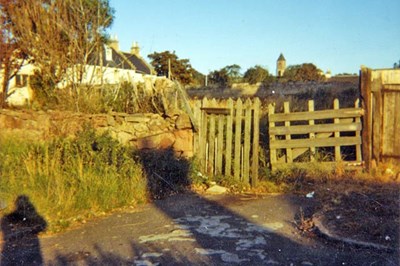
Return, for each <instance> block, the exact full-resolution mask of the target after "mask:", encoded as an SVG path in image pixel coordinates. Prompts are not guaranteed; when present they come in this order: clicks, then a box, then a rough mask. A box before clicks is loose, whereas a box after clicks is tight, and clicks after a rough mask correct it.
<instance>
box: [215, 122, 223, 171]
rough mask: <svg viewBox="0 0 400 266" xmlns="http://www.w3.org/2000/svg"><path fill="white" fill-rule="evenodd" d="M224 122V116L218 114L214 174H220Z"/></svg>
mask: <svg viewBox="0 0 400 266" xmlns="http://www.w3.org/2000/svg"><path fill="white" fill-rule="evenodd" d="M224 122H225V116H224V115H219V116H218V137H217V157H216V167H215V168H216V169H215V170H216V174H217V175H221V174H222V158H223V154H224Z"/></svg>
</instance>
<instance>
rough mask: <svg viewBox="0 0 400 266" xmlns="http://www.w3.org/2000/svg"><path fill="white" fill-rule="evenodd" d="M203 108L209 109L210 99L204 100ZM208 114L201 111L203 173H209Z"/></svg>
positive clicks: (200, 142)
mask: <svg viewBox="0 0 400 266" xmlns="http://www.w3.org/2000/svg"><path fill="white" fill-rule="evenodd" d="M201 106H202V107H207V106H208V99H207V98H204V99H203V101H202V103H201ZM207 116H208V115H207V113H206V112H204V111H201V128H200V136H201V138H200V141H199V145H200V147H199V148H200V152H199V157H200V166H201V169H202V171H204V172H205V173H207V157H208V151H207V131H208V129H207V127H208V121H207V118H208V117H207Z"/></svg>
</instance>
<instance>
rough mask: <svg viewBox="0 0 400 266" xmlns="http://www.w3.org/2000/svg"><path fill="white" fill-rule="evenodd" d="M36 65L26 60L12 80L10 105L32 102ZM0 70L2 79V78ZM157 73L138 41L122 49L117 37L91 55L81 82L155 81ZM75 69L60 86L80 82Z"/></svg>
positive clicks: (71, 70)
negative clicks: (142, 55) (126, 49)
mask: <svg viewBox="0 0 400 266" xmlns="http://www.w3.org/2000/svg"><path fill="white" fill-rule="evenodd" d="M34 70H35V67H34V66H33V65H31V64H28V63H27V64H24V65H23V66H22V67H21V69H20V70H19V71H18V73H17V75H15V77H13V78H12V79H11V80H10V82H9V87H8V92H7V94H8V97H7V102H8V104H10V105H14V106H21V105H25V104H27V103H29V102H30V101H31V100H32V97H33V90H32V89H31V87H30V82H29V80H30V76H32V75H33V74H34ZM2 78H3V77H2V74H1V71H0V81H2ZM156 79H157V76H156V75H155V73H154V70H153V68H152V67H151V66H150V65H149V64H148V63H147V62H146V61H145V60H144V59H143V58H142V57H141V56H140V49H139V46H138V44H137V42H134V43H133V45H132V47H131V51H130V52H129V53H128V52H122V51H120V50H119V44H118V40H117V39H116V38H114V39H113V40H112V41H111V43H110V44H109V45H104V46H103V49H102V51H101V54H100V55H96V56H92V58H91V59H90V60H89V64H88V65H86V66H85V74H84V76H83V77H82V78H81V80H80V82H79V83H80V84H82V85H88V86H97V85H118V84H120V83H121V82H124V81H126V82H130V83H154V82H155V80H156ZM77 80H78V79H77V76H76V74H75V71H74V70H73V69H69V70H67V75H66V78H65V79H64V80H63V81H61V82H60V83H59V84H57V87H58V88H65V87H67V86H69V85H71V83H78V81H77Z"/></svg>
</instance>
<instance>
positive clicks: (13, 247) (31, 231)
mask: <svg viewBox="0 0 400 266" xmlns="http://www.w3.org/2000/svg"><path fill="white" fill-rule="evenodd" d="M46 227H47V223H46V221H45V220H44V218H43V217H41V216H40V215H39V214H38V213H37V211H36V209H35V207H34V206H33V204H32V203H31V201H30V200H29V197H28V196H26V195H20V196H18V198H17V199H16V201H15V210H14V211H13V212H12V213H10V214H8V215H6V216H4V217H3V218H2V219H1V230H2V233H3V241H4V242H3V246H2V252H1V258H0V265H26V264H29V265H41V264H43V258H42V253H41V248H40V242H39V239H38V234H39V233H40V232H43V231H45V230H46Z"/></svg>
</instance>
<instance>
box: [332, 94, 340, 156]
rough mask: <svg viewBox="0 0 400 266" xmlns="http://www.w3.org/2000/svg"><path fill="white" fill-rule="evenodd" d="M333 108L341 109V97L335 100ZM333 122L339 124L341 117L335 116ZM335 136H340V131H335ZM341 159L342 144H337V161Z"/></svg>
mask: <svg viewBox="0 0 400 266" xmlns="http://www.w3.org/2000/svg"><path fill="white" fill-rule="evenodd" d="M333 109H335V110H339V99H337V98H336V99H334V100H333ZM333 122H334V124H339V123H340V118H334V120H333ZM334 137H335V138H340V132H338V131H335V133H334ZM341 160H342V156H341V154H340V145H335V161H336V162H338V161H341Z"/></svg>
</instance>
